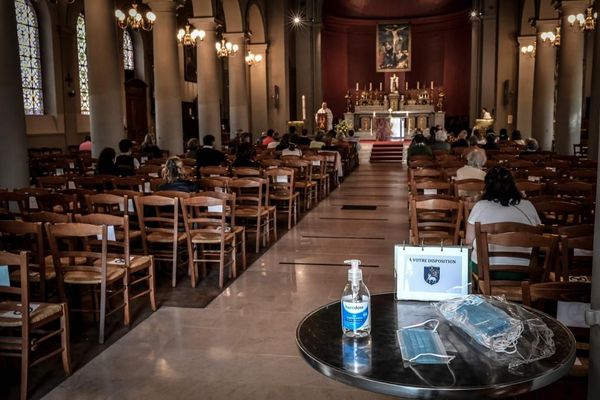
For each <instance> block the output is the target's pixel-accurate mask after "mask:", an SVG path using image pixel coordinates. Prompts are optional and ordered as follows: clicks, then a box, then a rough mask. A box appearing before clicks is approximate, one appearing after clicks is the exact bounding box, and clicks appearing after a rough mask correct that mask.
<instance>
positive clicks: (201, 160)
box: [196, 135, 227, 167]
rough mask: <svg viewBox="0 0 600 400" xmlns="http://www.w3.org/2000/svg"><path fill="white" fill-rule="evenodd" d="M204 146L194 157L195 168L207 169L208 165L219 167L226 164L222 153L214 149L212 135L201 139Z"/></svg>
mask: <svg viewBox="0 0 600 400" xmlns="http://www.w3.org/2000/svg"><path fill="white" fill-rule="evenodd" d="M202 143H204V146H202V148H201V149H200V150H198V151H197V152H196V153H197V155H198V156H197V157H196V166H197V167H208V166H209V165H216V166H218V165H221V164H225V163H226V162H227V158H226V157H225V154H223V152H221V151H219V150H217V149H215V148H214V147H213V146H214V144H215V137H214V136H213V135H206V136H204V137H203V138H202Z"/></svg>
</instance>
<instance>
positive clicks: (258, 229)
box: [244, 216, 269, 269]
mask: <svg viewBox="0 0 600 400" xmlns="http://www.w3.org/2000/svg"><path fill="white" fill-rule="evenodd" d="M268 223H269V217H268V216H267V226H268ZM261 232H262V230H261V228H260V216H259V217H258V218H257V219H256V253H257V254H258V252H259V251H260V240H261V236H262V240H263V246H265V245H266V244H265V243H264V241H265V237H264V236H263V235H261ZM244 249H245V247H244ZM245 268H246V267H245V266H244V269H245Z"/></svg>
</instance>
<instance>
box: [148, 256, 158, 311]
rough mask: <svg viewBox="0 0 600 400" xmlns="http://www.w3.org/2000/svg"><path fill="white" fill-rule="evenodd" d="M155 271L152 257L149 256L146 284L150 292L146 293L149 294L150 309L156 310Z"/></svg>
mask: <svg viewBox="0 0 600 400" xmlns="http://www.w3.org/2000/svg"><path fill="white" fill-rule="evenodd" d="M155 271H156V268H155V266H154V257H152V256H150V268H149V270H148V273H149V275H150V276H149V277H148V286H150V287H149V289H150V293H148V295H149V296H150V307H151V308H152V311H156V278H155Z"/></svg>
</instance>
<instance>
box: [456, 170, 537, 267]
mask: <svg viewBox="0 0 600 400" xmlns="http://www.w3.org/2000/svg"><path fill="white" fill-rule="evenodd" d="M476 222H480V223H481V224H494V223H498V222H518V223H521V224H527V225H533V226H536V225H540V224H541V223H542V221H541V220H540V217H539V215H538V213H537V211H536V209H535V207H534V206H533V204H532V203H531V202H530V201H528V200H524V199H523V195H522V194H521V192H520V191H519V190H518V189H517V185H516V183H515V180H514V178H513V176H512V175H511V173H510V171H509V170H508V169H506V168H504V167H501V166H497V167H493V168H491V169H490V170H489V171H488V173H487V174H486V176H485V189H484V191H483V195H482V196H481V200H479V201H478V202H477V203H476V204H475V206H474V207H473V210H471V213H470V214H469V219H468V223H467V232H466V237H465V239H466V242H467V244H468V245H471V244H472V245H473V247H475V223H476ZM494 251H501V249H499V248H498V247H495V248H494ZM523 251H527V249H525V248H524V249H523ZM472 262H473V263H475V264H476V263H477V252H476V250H473V253H472ZM522 262H523V259H518V258H513V257H495V258H494V264H497V265H506V264H512V265H520V264H522Z"/></svg>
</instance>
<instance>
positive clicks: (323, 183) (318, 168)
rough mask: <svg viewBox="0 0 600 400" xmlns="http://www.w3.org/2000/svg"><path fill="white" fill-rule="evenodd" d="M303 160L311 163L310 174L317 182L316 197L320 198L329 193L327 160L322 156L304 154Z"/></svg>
mask: <svg viewBox="0 0 600 400" xmlns="http://www.w3.org/2000/svg"><path fill="white" fill-rule="evenodd" d="M304 159H305V160H307V161H309V162H310V164H311V176H312V179H313V180H314V181H315V182H316V183H317V190H316V191H317V194H318V199H317V200H321V199H324V198H325V197H327V195H328V194H329V176H328V175H327V171H326V168H327V160H326V159H325V157H323V156H319V155H314V156H305V157H304Z"/></svg>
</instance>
